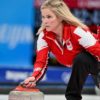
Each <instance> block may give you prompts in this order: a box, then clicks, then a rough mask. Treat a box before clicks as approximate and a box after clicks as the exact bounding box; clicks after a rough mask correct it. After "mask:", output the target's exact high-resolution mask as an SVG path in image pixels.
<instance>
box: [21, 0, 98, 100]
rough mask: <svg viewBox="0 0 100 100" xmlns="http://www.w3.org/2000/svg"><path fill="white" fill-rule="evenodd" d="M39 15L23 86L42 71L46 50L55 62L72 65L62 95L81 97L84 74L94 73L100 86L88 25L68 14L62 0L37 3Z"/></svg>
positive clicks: (73, 99)
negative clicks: (31, 61)
mask: <svg viewBox="0 0 100 100" xmlns="http://www.w3.org/2000/svg"><path fill="white" fill-rule="evenodd" d="M41 15H42V25H41V27H40V29H39V31H38V34H39V37H38V40H37V57H36V62H35V64H34V72H33V74H32V76H30V77H28V78H27V79H25V80H24V83H23V86H25V87H35V86H36V83H37V82H38V81H39V80H40V79H41V78H42V77H43V75H44V74H45V72H46V69H47V62H48V53H49V52H52V53H53V54H54V55H55V57H56V59H57V60H58V62H59V63H61V64H62V65H64V66H65V67H72V74H71V77H70V80H69V83H68V85H67V89H66V93H65V96H66V99H67V100H81V99H82V97H81V91H82V88H83V85H84V82H85V80H86V78H87V76H88V74H91V75H93V76H95V79H96V80H97V86H98V87H99V88H100V75H99V73H100V72H99V67H100V66H99V61H100V43H99V42H98V40H97V39H96V38H95V37H94V36H93V35H92V33H91V32H90V31H89V29H88V27H87V26H86V25H85V24H83V23H82V22H81V21H80V20H79V19H77V18H76V17H75V16H73V15H72V13H71V12H70V10H69V8H68V7H67V5H66V4H65V3H64V2H63V0H45V1H44V2H43V4H42V5H41ZM37 17H38V16H37Z"/></svg>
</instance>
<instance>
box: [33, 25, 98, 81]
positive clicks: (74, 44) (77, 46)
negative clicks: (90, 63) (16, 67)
mask: <svg viewBox="0 0 100 100" xmlns="http://www.w3.org/2000/svg"><path fill="white" fill-rule="evenodd" d="M82 51H87V52H89V53H90V54H92V55H93V56H94V57H96V58H97V60H98V61H100V43H99V42H98V41H97V40H96V38H95V37H94V36H93V35H92V33H91V32H90V31H89V30H84V29H82V28H80V27H75V26H71V25H67V24H64V26H63V40H62V45H61V44H60V43H59V42H58V41H57V39H56V35H55V33H53V32H48V31H46V30H44V31H43V32H41V33H40V34H39V37H38V40H37V57H36V62H35V64H34V72H33V76H34V77H35V78H36V80H38V79H40V78H41V76H43V74H44V72H45V71H46V68H47V62H48V53H49V52H52V53H53V54H54V56H55V57H56V59H57V61H58V62H59V63H61V64H62V65H64V66H67V67H71V66H72V64H73V60H74V58H75V57H76V55H77V54H79V53H80V52H82Z"/></svg>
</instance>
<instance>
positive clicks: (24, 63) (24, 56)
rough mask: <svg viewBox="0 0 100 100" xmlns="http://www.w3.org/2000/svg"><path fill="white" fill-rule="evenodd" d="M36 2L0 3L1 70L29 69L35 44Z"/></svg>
mask: <svg viewBox="0 0 100 100" xmlns="http://www.w3.org/2000/svg"><path fill="white" fill-rule="evenodd" d="M33 3H34V0H1V1H0V68H4V67H6V68H27V67H28V68H29V67H31V65H32V56H33V55H34V54H33V53H34V52H33V51H34V50H33V48H34V47H33V46H34V45H33V43H34V35H33V34H34V30H33V27H34V23H35V22H34V7H33Z"/></svg>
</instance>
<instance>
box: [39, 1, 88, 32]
mask: <svg viewBox="0 0 100 100" xmlns="http://www.w3.org/2000/svg"><path fill="white" fill-rule="evenodd" d="M45 8H49V9H50V10H51V11H53V12H54V13H55V14H56V16H58V17H60V18H61V19H62V20H63V22H65V23H68V24H70V25H74V26H79V27H81V28H87V26H86V25H85V24H84V23H82V22H81V21H80V20H79V19H78V18H76V17H75V16H74V15H73V14H72V13H71V11H70V9H69V8H68V6H67V5H66V4H65V3H64V1H63V0H44V2H43V4H42V5H41V9H45ZM44 28H45V27H44V26H43V24H41V27H40V29H39V30H38V33H39V32H41V31H42V30H43V29H44Z"/></svg>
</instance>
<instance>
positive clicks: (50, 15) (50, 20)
mask: <svg viewBox="0 0 100 100" xmlns="http://www.w3.org/2000/svg"><path fill="white" fill-rule="evenodd" d="M41 14H42V23H43V25H44V26H45V28H46V30H47V31H54V32H55V31H56V30H58V28H59V26H60V25H62V20H61V19H60V18H58V17H57V16H56V15H55V13H54V12H52V11H51V10H50V9H48V8H45V9H42V10H41Z"/></svg>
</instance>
